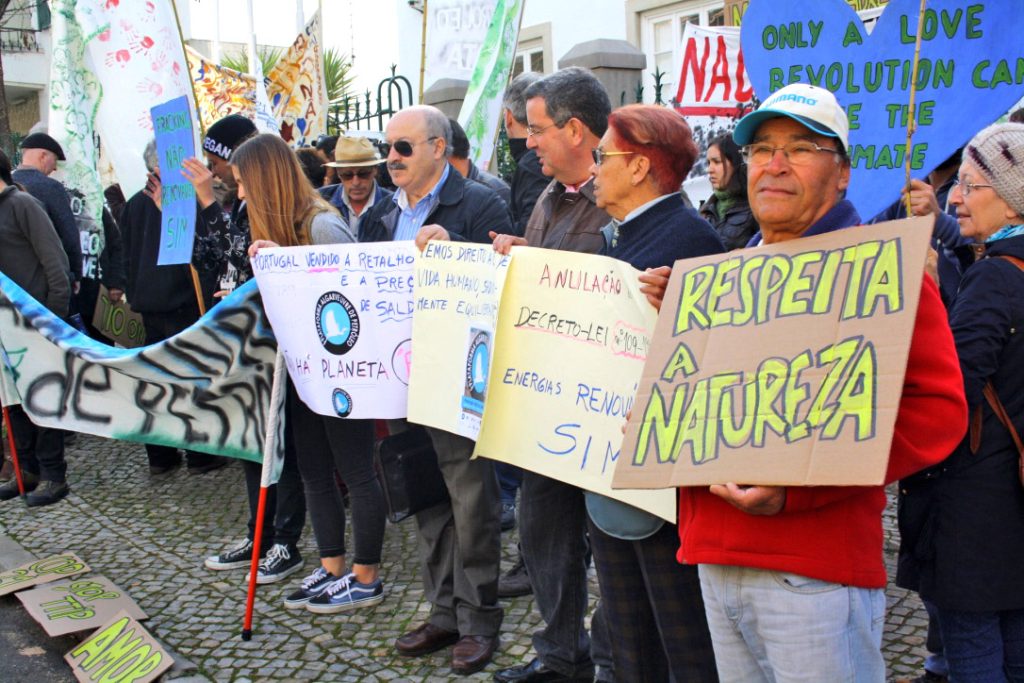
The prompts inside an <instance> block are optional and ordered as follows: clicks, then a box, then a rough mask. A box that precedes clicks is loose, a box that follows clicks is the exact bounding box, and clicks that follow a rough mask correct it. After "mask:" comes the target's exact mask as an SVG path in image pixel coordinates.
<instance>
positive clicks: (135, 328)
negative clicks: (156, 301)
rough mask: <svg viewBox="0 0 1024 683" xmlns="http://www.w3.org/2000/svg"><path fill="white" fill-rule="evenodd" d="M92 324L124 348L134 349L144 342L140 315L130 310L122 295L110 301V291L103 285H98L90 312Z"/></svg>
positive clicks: (143, 330) (144, 333) (144, 336)
mask: <svg viewBox="0 0 1024 683" xmlns="http://www.w3.org/2000/svg"><path fill="white" fill-rule="evenodd" d="M92 324H93V327H95V328H96V329H98V330H99V331H100V332H101V333H102V334H103V336H105V337H106V338H107V339H109V340H111V341H112V342H115V343H117V344H120V345H121V346H123V347H125V348H126V349H134V348H136V347H138V346H144V345H145V343H146V328H145V326H144V325H143V324H142V316H141V315H139V314H138V313H136V312H135V311H133V310H132V307H131V306H129V305H128V302H127V301H125V300H124V297H122V298H121V300H120V301H118V302H117V303H114V302H113V301H111V300H110V292H108V291H107V288H106V286H105V285H100V293H99V296H97V297H96V309H95V310H94V311H93V314H92Z"/></svg>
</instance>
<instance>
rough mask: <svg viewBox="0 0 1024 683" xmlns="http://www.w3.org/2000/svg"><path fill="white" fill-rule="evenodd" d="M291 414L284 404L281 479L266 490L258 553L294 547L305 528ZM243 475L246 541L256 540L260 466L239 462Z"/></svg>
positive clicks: (303, 499) (303, 501)
mask: <svg viewBox="0 0 1024 683" xmlns="http://www.w3.org/2000/svg"><path fill="white" fill-rule="evenodd" d="M291 412H292V411H291V410H290V409H289V406H288V404H287V403H285V423H284V466H283V468H282V469H281V478H280V479H278V481H277V483H276V484H274V485H273V486H271V487H269V488H268V489H267V504H266V506H264V508H263V539H262V543H261V545H262V546H263V547H262V548H261V549H260V550H261V551H266V550H268V549H269V548H270V546H272V545H274V544H275V543H283V544H285V545H287V546H295V545H297V544H298V542H299V537H300V536H301V535H302V527H303V526H304V525H305V524H306V496H305V493H304V492H303V490H302V477H301V476H299V465H298V461H297V458H296V456H295V442H294V438H295V430H294V429H293V427H292V422H291ZM242 470H243V471H244V472H245V489H246V493H248V494H249V540H250V541H251V540H253V539H255V537H256V513H257V512H258V511H259V510H258V508H259V502H260V480H261V475H262V474H263V465H262V464H261V463H258V462H251V461H249V460H243V461H242Z"/></svg>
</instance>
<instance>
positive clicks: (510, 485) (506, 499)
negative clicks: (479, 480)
mask: <svg viewBox="0 0 1024 683" xmlns="http://www.w3.org/2000/svg"><path fill="white" fill-rule="evenodd" d="M494 472H495V473H496V474H497V475H498V487H499V488H500V489H501V502H502V504H503V505H514V504H515V502H516V491H518V490H519V487H520V486H521V485H522V483H523V470H522V469H520V468H518V467H516V466H515V465H509V464H508V463H507V462H496V463H494Z"/></svg>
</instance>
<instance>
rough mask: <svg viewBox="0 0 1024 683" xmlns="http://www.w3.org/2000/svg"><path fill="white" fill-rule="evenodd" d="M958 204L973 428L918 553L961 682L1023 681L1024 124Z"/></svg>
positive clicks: (930, 493) (935, 498)
mask: <svg viewBox="0 0 1024 683" xmlns="http://www.w3.org/2000/svg"><path fill="white" fill-rule="evenodd" d="M949 201H950V202H951V203H952V204H953V205H955V206H956V209H957V220H958V222H959V224H960V232H961V234H962V235H963V236H964V237H968V238H970V239H971V240H973V241H974V243H975V245H976V249H975V252H976V254H977V255H978V259H977V260H976V261H975V262H974V263H973V264H972V265H971V266H970V267H969V268H968V269H967V271H966V273H965V275H964V277H963V280H962V282H961V285H960V289H959V291H958V292H957V295H956V299H955V301H954V303H953V307H952V310H951V313H950V325H951V326H952V328H953V337H954V339H955V341H956V347H957V353H958V355H959V357H960V368H961V370H962V372H963V377H964V390H965V392H966V395H967V403H968V405H969V406H970V408H971V411H972V420H971V427H970V429H969V431H968V433H967V434H965V435H964V439H963V441H962V442H961V443H960V445H959V446H958V447H957V448H956V450H955V451H954V452H953V453H952V455H950V456H949V458H948V459H947V460H946V461H945V462H943V463H942V464H941V465H940V466H939V467H937V468H936V469H935V471H934V472H932V473H930V474H931V476H930V477H929V478H928V480H927V482H925V483H924V484H919V490H916V491H912V492H910V498H908V500H910V502H911V503H912V504H913V505H914V506H915V508H916V509H917V510H918V512H919V514H920V516H919V519H918V522H917V524H916V527H917V528H916V532H915V538H913V547H912V548H910V550H911V556H912V557H913V560H914V561H917V562H919V563H920V570H921V586H920V593H921V596H922V597H923V598H925V599H927V600H931V601H932V602H934V603H935V604H936V605H937V606H938V608H939V616H940V621H941V623H942V639H943V643H944V645H945V654H946V658H947V660H948V661H949V669H950V680H955V681H958V682H964V683H966V682H968V681H1005V680H1007V679H1009V680H1013V681H1021V680H1024V580H1022V579H1024V574H1022V568H1024V487H1022V484H1021V470H1020V464H1021V462H1020V458H1021V455H1020V453H1019V452H1018V448H1017V446H1015V444H1014V437H1013V436H1012V434H1011V427H1012V428H1013V429H1020V428H1024V125H1022V124H1016V123H1006V124H996V125H993V126H990V127H988V128H986V129H985V130H983V131H981V132H980V133H978V134H977V135H976V136H975V137H974V139H973V140H971V142H970V143H968V145H967V147H966V148H965V149H964V154H963V162H962V164H961V166H960V171H959V184H958V185H957V186H955V187H954V188H953V189H952V191H951V192H950V195H949ZM999 406H1002V408H1003V409H1004V410H1005V412H1006V413H1007V414H1008V416H1009V420H1010V423H1011V427H1008V426H1007V425H1006V424H1004V423H1003V422H1002V420H1001V419H1000V418H999V417H998V413H999V412H1000V408H999ZM922 502H923V503H924V504H922ZM905 542H906V539H905Z"/></svg>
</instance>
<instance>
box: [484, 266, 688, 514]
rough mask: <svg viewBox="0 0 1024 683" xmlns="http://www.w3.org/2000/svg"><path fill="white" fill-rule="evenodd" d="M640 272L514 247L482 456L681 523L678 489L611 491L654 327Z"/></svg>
mask: <svg viewBox="0 0 1024 683" xmlns="http://www.w3.org/2000/svg"><path fill="white" fill-rule="evenodd" d="M638 274H639V273H638V271H636V270H634V269H633V268H631V267H630V266H629V265H628V264H626V263H623V262H622V261H618V260H616V259H612V258H607V257H604V256H593V255H590V254H576V253H570V252H564V251H554V250H550V249H535V248H530V247H517V248H515V249H513V251H512V262H511V264H510V265H509V267H508V275H507V277H506V280H505V288H504V291H503V292H502V297H501V306H500V308H499V311H498V324H497V329H496V331H495V339H494V355H493V357H494V360H493V362H492V364H491V373H490V380H489V383H488V386H487V403H486V404H485V410H484V416H483V425H482V427H481V429H480V436H479V439H478V440H477V444H476V451H475V452H474V455H479V456H484V457H487V458H492V459H494V460H500V461H502V462H508V463H512V464H513V465H518V466H519V467H522V468H523V469H527V470H530V471H532V472H537V473H539V474H543V475H545V476H548V477H551V478H553V479H558V480H559V481H564V482H567V483H569V484H572V485H574V486H579V487H580V488H582V489H586V490H588V491H595V492H597V493H602V494H604V495H606V496H609V497H611V498H615V499H617V500H620V501H622V502H624V503H628V504H630V505H633V506H635V507H638V508H640V509H642V510H646V511H648V512H650V513H653V514H655V515H657V516H659V517H662V518H664V519H667V520H669V521H674V520H675V512H676V510H675V505H676V502H675V493H674V492H672V491H661V492H656V493H653V494H652V493H651V492H649V491H642V492H641V491H613V490H612V488H611V482H612V475H613V473H614V471H615V461H616V460H617V459H618V457H619V445H620V444H621V443H622V425H623V423H624V422H625V421H626V414H627V413H628V412H629V410H630V408H631V407H632V405H633V396H634V394H635V393H636V388H637V384H638V382H639V381H640V372H641V370H642V368H643V363H644V358H646V356H647V352H648V347H649V345H650V336H651V330H652V329H653V327H654V318H655V312H654V309H653V308H652V307H651V305H650V304H649V303H648V302H647V299H646V298H645V297H644V295H643V294H641V293H640V283H639V281H638V280H637V276H638Z"/></svg>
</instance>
